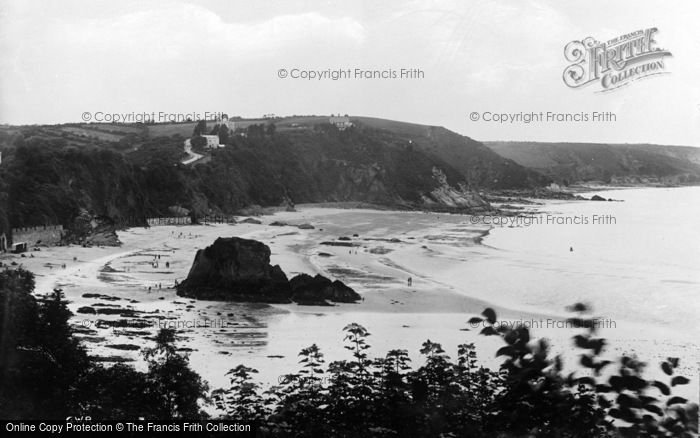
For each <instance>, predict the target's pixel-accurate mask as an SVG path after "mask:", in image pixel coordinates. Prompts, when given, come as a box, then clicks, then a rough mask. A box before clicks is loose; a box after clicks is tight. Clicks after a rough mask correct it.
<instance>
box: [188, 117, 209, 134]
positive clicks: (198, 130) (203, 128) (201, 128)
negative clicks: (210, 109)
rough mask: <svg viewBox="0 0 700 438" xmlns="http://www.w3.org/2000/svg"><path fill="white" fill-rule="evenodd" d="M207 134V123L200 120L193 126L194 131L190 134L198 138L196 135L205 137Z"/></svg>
mask: <svg viewBox="0 0 700 438" xmlns="http://www.w3.org/2000/svg"><path fill="white" fill-rule="evenodd" d="M206 133H207V121H206V120H200V121H198V122H197V124H196V125H195V126H194V131H193V132H192V135H193V136H198V135H206Z"/></svg>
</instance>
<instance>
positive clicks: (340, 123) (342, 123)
mask: <svg viewBox="0 0 700 438" xmlns="http://www.w3.org/2000/svg"><path fill="white" fill-rule="evenodd" d="M328 122H329V123H330V124H331V125H335V127H336V128H338V129H339V130H341V131H342V130H344V129H347V128H349V127H351V126H352V122H351V121H350V117H334V116H331V117H329V118H328Z"/></svg>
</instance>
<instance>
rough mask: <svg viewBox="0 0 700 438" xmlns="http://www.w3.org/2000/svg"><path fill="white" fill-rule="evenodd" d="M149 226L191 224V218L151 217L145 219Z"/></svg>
mask: <svg viewBox="0 0 700 438" xmlns="http://www.w3.org/2000/svg"><path fill="white" fill-rule="evenodd" d="M146 222H147V223H148V226H149V227H156V226H158V225H190V224H192V218H191V217H189V216H181V217H151V218H148V219H146Z"/></svg>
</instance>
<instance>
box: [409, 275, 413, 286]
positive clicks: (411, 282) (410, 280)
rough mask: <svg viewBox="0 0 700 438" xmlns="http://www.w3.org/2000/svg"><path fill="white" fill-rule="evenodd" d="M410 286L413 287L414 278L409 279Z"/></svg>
mask: <svg viewBox="0 0 700 438" xmlns="http://www.w3.org/2000/svg"><path fill="white" fill-rule="evenodd" d="M408 285H409V286H413V278H411V277H408Z"/></svg>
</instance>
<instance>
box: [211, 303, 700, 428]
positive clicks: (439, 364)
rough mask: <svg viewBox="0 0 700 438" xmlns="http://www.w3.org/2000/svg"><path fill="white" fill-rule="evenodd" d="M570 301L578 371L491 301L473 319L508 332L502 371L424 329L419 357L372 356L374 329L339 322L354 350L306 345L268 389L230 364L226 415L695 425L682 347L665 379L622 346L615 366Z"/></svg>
mask: <svg viewBox="0 0 700 438" xmlns="http://www.w3.org/2000/svg"><path fill="white" fill-rule="evenodd" d="M572 310H573V311H574V312H576V316H575V317H573V318H571V319H569V320H568V322H569V324H571V325H573V326H574V327H581V328H583V332H582V333H581V334H578V335H576V336H575V337H574V339H573V340H574V345H575V346H576V347H577V348H579V349H581V350H582V353H581V355H580V364H581V366H582V367H583V369H582V370H579V371H578V372H572V373H569V374H565V372H564V366H563V360H562V358H561V357H560V356H554V357H550V355H549V346H548V344H547V342H546V341H545V340H543V339H539V340H538V339H531V337H530V332H529V330H528V328H527V327H524V326H520V327H511V326H509V325H506V324H498V321H497V317H496V313H495V312H494V311H493V310H492V309H486V310H485V311H484V312H483V313H482V315H481V317H475V318H472V320H470V322H479V323H482V322H483V324H484V328H483V330H482V331H481V334H483V335H487V336H499V337H500V338H501V339H503V341H504V343H505V345H504V346H503V347H502V348H500V349H499V350H498V352H497V356H499V357H500V356H502V357H503V363H502V364H501V366H500V370H499V371H491V370H489V369H487V368H484V367H483V366H479V365H478V360H477V355H476V349H475V347H474V345H473V344H462V345H459V346H458V349H457V358H456V361H453V360H452V359H451V358H450V357H449V356H448V354H447V353H446V352H445V351H444V349H443V348H442V346H441V345H440V344H438V343H435V342H431V341H429V340H428V341H426V342H425V343H423V346H422V348H421V350H420V353H421V354H422V355H423V356H424V357H425V362H424V364H423V365H422V366H420V367H418V368H417V369H413V368H412V367H411V365H410V363H411V360H410V358H409V356H408V352H407V351H406V350H391V351H389V352H388V353H387V355H386V356H385V357H383V358H375V359H371V358H370V357H369V354H368V350H369V349H370V346H369V344H368V343H367V338H368V337H369V336H370V333H369V332H368V331H367V330H366V329H365V328H364V327H362V326H361V325H359V324H355V323H353V324H349V325H348V326H346V327H345V328H344V332H345V342H346V346H345V348H346V349H347V350H349V351H350V352H351V353H352V358H351V359H350V360H341V361H334V362H331V363H330V364H328V366H327V367H325V369H324V360H323V355H322V354H321V352H320V350H319V348H318V347H317V346H316V345H312V346H311V347H308V348H305V349H303V350H302V351H301V353H300V355H299V356H300V360H299V363H300V364H301V366H302V369H301V370H300V371H299V372H298V373H293V374H288V375H286V376H284V379H282V383H281V384H280V385H278V386H273V387H272V388H271V389H270V390H268V391H266V392H265V393H264V394H260V386H259V385H258V384H256V383H253V382H252V373H254V372H256V371H255V370H252V369H250V368H246V367H243V366H242V365H239V366H238V367H237V368H234V369H233V370H231V372H230V374H232V375H233V376H234V377H232V379H231V386H230V388H228V389H219V390H217V391H215V393H214V398H215V400H216V402H217V406H218V407H219V408H220V409H221V410H223V411H224V412H225V413H226V416H228V417H230V418H239V419H240V418H248V419H251V418H252V419H255V420H257V421H259V423H260V424H261V425H262V430H263V432H264V433H265V434H267V435H269V436H342V437H354V436H373V437H385V436H402V437H423V436H464V437H479V436H501V437H525V436H527V437H531V436H537V437H549V436H556V437H619V436H622V437H637V436H647V437H671V436H673V437H692V436H694V434H696V433H697V428H698V426H697V412H698V407H697V405H696V404H690V403H688V401H687V400H686V399H684V398H681V397H678V396H673V395H672V392H671V388H673V387H675V386H678V385H684V384H687V383H688V382H689V381H688V379H687V378H685V377H682V376H677V375H675V373H676V370H677V368H678V359H676V358H669V359H668V360H666V361H664V362H663V363H662V364H661V367H662V370H663V371H664V373H666V374H667V375H668V376H669V377H670V382H669V383H668V384H667V383H664V382H661V381H657V380H651V381H647V380H645V379H644V378H643V377H642V371H643V368H644V366H643V364H642V363H641V362H639V361H637V360H636V359H634V358H630V357H626V356H625V357H622V358H621V359H620V360H619V364H618V367H617V369H616V370H615V371H614V372H613V371H609V370H611V369H612V368H613V362H612V361H610V360H606V359H604V358H602V353H603V350H604V348H605V345H606V342H605V340H604V339H601V338H598V337H596V322H595V320H594V319H592V318H586V317H585V314H586V313H587V312H588V309H587V308H586V307H585V306H584V305H581V304H577V305H575V306H572ZM322 376H323V377H322ZM604 376H605V377H604Z"/></svg>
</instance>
